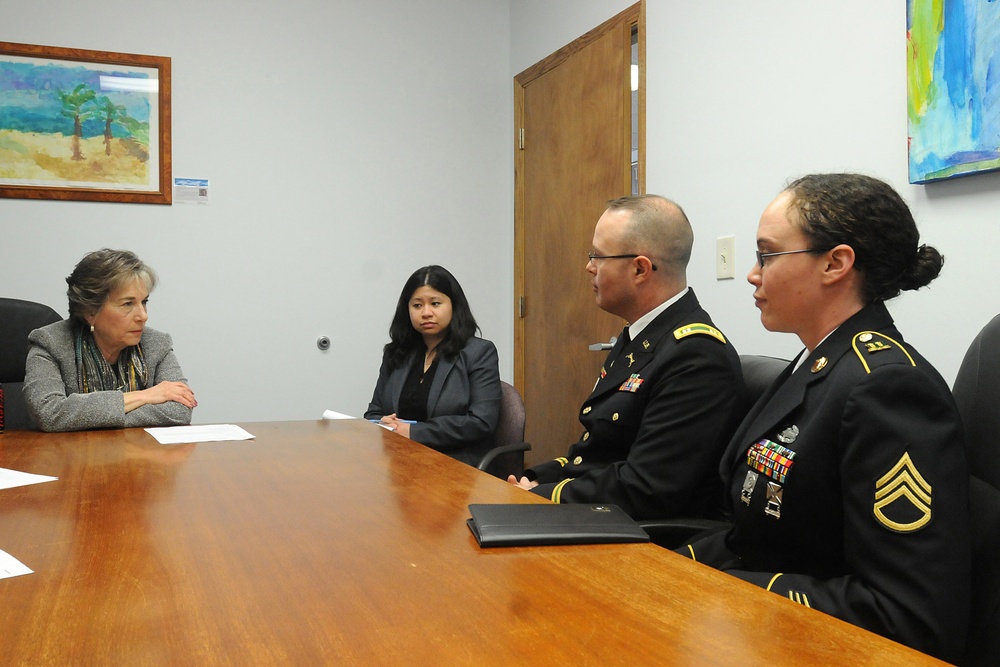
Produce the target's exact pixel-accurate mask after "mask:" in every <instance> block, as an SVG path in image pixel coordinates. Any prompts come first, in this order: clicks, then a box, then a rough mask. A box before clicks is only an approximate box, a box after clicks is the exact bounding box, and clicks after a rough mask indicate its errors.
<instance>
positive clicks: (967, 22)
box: [906, 0, 1000, 183]
mask: <svg viewBox="0 0 1000 667" xmlns="http://www.w3.org/2000/svg"><path fill="white" fill-rule="evenodd" d="M906 46H907V102H908V104H907V113H908V128H909V129H908V148H909V172H910V182H911V183H929V182H931V181H938V180H942V179H947V178H955V177H958V176H967V175H969V174H976V173H980V172H984V171H993V170H996V169H1000V0H907V2H906Z"/></svg>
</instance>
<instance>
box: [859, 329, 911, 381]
mask: <svg viewBox="0 0 1000 667" xmlns="http://www.w3.org/2000/svg"><path fill="white" fill-rule="evenodd" d="M851 347H852V348H853V349H854V353H855V354H857V355H858V359H859V360H861V365H862V366H864V368H865V372H866V373H871V372H872V368H873V367H876V366H884V365H886V364H890V363H897V364H898V363H909V364H910V365H911V366H916V365H917V362H915V361H914V360H913V357H912V356H910V353H909V352H907V350H906V348H905V347H903V344H902V343H900V342H899V341H898V340H895V339H893V338H890V337H889V336H886V335H885V334H883V333H879V332H878V331H860V332H858V333H856V334H854V338H853V339H852V340H851ZM890 350H891V351H890ZM880 353H886V354H880Z"/></svg>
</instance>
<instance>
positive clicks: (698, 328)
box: [674, 322, 726, 343]
mask: <svg viewBox="0 0 1000 667" xmlns="http://www.w3.org/2000/svg"><path fill="white" fill-rule="evenodd" d="M695 334H702V335H705V336H711V337H712V338H714V339H716V340H718V341H720V342H722V343H725V342H726V337H725V336H723V335H722V332H721V331H719V330H718V329H716V328H715V327H713V326H709V325H707V324H701V323H700V322H696V323H694V324H685V325H684V326H682V327H681V328H680V329H674V338H676V339H677V340H681V339H682V338H687V337H688V336H693V335H695Z"/></svg>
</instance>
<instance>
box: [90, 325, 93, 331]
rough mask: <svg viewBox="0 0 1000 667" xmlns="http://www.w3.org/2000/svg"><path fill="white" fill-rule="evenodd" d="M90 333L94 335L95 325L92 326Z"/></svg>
mask: <svg viewBox="0 0 1000 667" xmlns="http://www.w3.org/2000/svg"><path fill="white" fill-rule="evenodd" d="M90 333H94V325H93V324H91V325H90Z"/></svg>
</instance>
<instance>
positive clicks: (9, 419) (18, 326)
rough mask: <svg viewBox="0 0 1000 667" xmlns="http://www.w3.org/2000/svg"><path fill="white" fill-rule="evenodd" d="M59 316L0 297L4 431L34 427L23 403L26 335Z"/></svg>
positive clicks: (43, 307) (29, 303) (38, 306)
mask: <svg viewBox="0 0 1000 667" xmlns="http://www.w3.org/2000/svg"><path fill="white" fill-rule="evenodd" d="M61 319H62V317H60V316H59V313H57V312H56V311H54V310H52V309H51V308H49V307H48V306H46V305H43V304H40V303H35V302H34V301H22V300H21V299H6V298H3V297H0V388H3V405H0V411H2V414H3V424H4V428H5V429H11V430H14V429H30V428H34V425H33V424H32V422H31V416H30V415H29V414H28V406H27V404H26V403H25V402H24V393H23V389H24V362H25V361H26V360H27V359H28V334H29V333H31V332H32V331H34V330H35V329H37V328H39V327H44V326H45V325H46V324H52V323H53V322H58V321H59V320H61Z"/></svg>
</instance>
